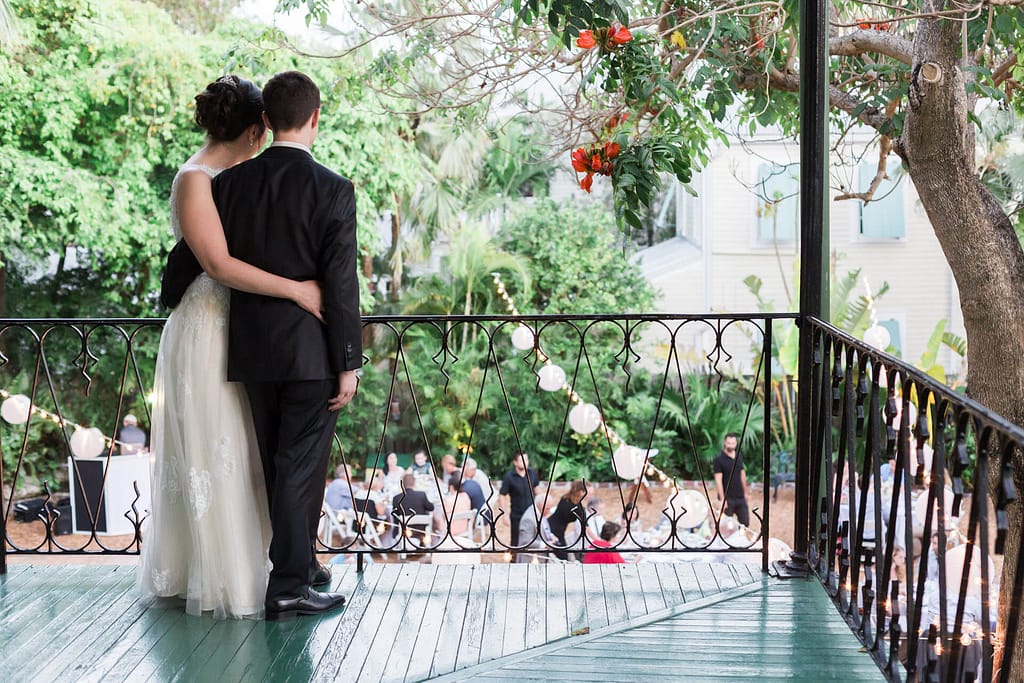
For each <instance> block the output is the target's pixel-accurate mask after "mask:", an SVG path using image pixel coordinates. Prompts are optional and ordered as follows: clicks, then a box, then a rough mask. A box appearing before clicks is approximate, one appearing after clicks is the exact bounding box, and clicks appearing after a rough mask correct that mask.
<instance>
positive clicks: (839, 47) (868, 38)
mask: <svg viewBox="0 0 1024 683" xmlns="http://www.w3.org/2000/svg"><path fill="white" fill-rule="evenodd" d="M913 50H914V46H913V43H911V42H910V41H909V40H907V39H906V38H903V37H901V36H898V35H896V34H895V33H889V32H888V31H875V30H873V29H866V30H858V31H854V32H852V33H847V34H846V35H844V36H838V37H836V38H833V39H832V40H830V41H829V44H828V51H829V54H832V55H835V56H838V57H852V56H855V55H861V54H864V53H865V52H874V53H878V54H882V55H885V56H886V57H892V58H893V59H895V60H897V61H900V62H903V63H904V64H906V65H908V66H909V65H910V63H911V61H912V60H913Z"/></svg>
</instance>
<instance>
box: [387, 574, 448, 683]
mask: <svg viewBox="0 0 1024 683" xmlns="http://www.w3.org/2000/svg"><path fill="white" fill-rule="evenodd" d="M455 567H456V565H453V564H442V565H438V566H437V567H436V569H435V570H434V571H435V574H434V583H433V585H432V586H431V587H430V596H429V598H428V604H427V605H426V606H425V609H424V612H423V619H422V620H421V621H420V628H419V631H417V632H416V636H415V638H416V644H415V645H414V646H413V649H412V655H411V656H410V657H409V661H408V663H407V665H406V667H407V668H406V672H405V680H407V681H422V680H424V679H425V678H427V677H429V676H430V667H431V665H432V664H433V660H434V649H435V648H436V647H437V643H438V640H439V639H440V637H441V635H442V634H441V624H442V623H443V621H444V615H445V612H446V610H447V609H448V597H449V596H450V595H451V592H452V583H453V582H454V580H455ZM388 680H392V679H388ZM396 680H397V679H396Z"/></svg>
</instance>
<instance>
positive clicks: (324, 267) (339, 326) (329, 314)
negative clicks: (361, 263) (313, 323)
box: [320, 180, 363, 372]
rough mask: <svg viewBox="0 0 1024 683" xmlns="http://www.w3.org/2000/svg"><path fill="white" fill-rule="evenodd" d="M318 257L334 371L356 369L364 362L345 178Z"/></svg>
mask: <svg viewBox="0 0 1024 683" xmlns="http://www.w3.org/2000/svg"><path fill="white" fill-rule="evenodd" d="M320 259H321V261H320V270H321V272H322V273H323V274H324V280H323V302H324V318H325V319H326V321H327V353H328V358H329V360H330V363H331V368H332V369H333V370H334V371H335V372H342V371H345V370H355V369H357V368H359V367H360V366H361V365H362V364H363V345H362V325H361V323H360V319H359V281H358V279H357V276H356V262H357V259H356V199H355V193H354V191H353V188H352V183H350V182H349V181H347V180H343V181H342V184H341V187H340V190H339V192H338V194H337V196H336V197H335V199H334V204H333V206H332V209H331V214H330V217H329V220H328V226H327V232H326V234H325V236H324V248H323V250H322V251H321V256H320Z"/></svg>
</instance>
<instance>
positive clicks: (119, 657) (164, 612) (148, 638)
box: [83, 607, 185, 681]
mask: <svg viewBox="0 0 1024 683" xmlns="http://www.w3.org/2000/svg"><path fill="white" fill-rule="evenodd" d="M184 618H185V613H184V610H182V609H181V608H180V607H150V608H149V609H147V610H146V611H145V613H144V614H143V615H142V617H141V618H140V619H138V620H137V621H135V623H133V624H132V625H131V627H129V628H128V630H127V631H126V632H125V633H124V635H123V636H122V637H121V638H120V639H119V640H117V641H116V642H115V644H114V646H113V647H112V648H111V649H110V650H107V652H106V653H104V654H103V655H102V656H101V657H100V658H99V659H98V660H97V661H96V662H95V663H94V664H93V666H92V667H90V669H89V671H88V673H87V674H86V675H85V676H84V677H83V680H86V681H123V680H126V679H127V675H128V673H129V672H130V671H132V670H133V669H134V668H135V667H136V665H137V664H138V663H139V662H140V661H141V660H142V658H143V657H145V656H146V655H148V654H149V651H150V650H152V649H153V645H154V644H155V643H157V642H158V641H159V640H160V639H161V638H163V636H164V634H165V633H167V632H168V631H169V630H170V629H172V628H174V627H176V626H178V625H179V624H180V622H181V621H182V620H183V619H184Z"/></svg>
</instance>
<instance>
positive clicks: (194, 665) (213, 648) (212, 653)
mask: <svg viewBox="0 0 1024 683" xmlns="http://www.w3.org/2000/svg"><path fill="white" fill-rule="evenodd" d="M258 623H259V622H258V621H256V620H255V619H225V620H223V621H220V622H218V623H216V624H215V625H214V626H213V628H211V629H210V631H209V633H207V634H206V638H204V639H203V642H202V643H200V644H199V646H198V647H197V648H196V649H195V651H194V652H193V653H192V655H191V656H190V657H189V658H188V659H186V660H185V661H184V662H182V666H181V668H179V669H178V671H177V672H176V673H175V674H174V678H172V679H170V680H172V681H182V682H183V683H192V682H193V681H217V680H221V679H222V677H223V676H224V670H225V669H226V668H227V666H228V663H229V662H230V661H231V659H232V658H233V657H234V656H235V653H236V652H238V650H239V648H241V647H242V643H244V642H245V640H246V638H248V637H249V636H250V634H251V633H252V630H253V629H254V628H256V625H257V624H258Z"/></svg>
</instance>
